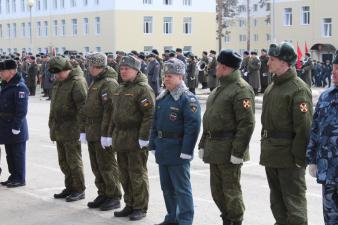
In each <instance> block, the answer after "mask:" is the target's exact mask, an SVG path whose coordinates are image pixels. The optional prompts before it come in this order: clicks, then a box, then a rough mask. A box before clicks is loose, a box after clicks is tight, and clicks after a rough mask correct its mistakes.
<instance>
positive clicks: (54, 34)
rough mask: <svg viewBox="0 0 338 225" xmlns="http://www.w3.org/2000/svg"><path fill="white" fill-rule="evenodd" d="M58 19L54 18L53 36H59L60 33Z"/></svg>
mask: <svg viewBox="0 0 338 225" xmlns="http://www.w3.org/2000/svg"><path fill="white" fill-rule="evenodd" d="M58 23H59V22H58V21H57V20H53V26H52V32H53V34H52V35H53V36H54V37H57V36H58V34H59V32H58V29H59V27H58Z"/></svg>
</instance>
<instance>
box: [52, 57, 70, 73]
mask: <svg viewBox="0 0 338 225" xmlns="http://www.w3.org/2000/svg"><path fill="white" fill-rule="evenodd" d="M72 68H73V67H72V65H71V63H70V62H69V61H68V60H67V59H66V58H63V57H60V56H57V57H52V58H51V59H50V61H49V68H48V71H49V72H50V73H60V72H62V71H66V70H71V69H72Z"/></svg>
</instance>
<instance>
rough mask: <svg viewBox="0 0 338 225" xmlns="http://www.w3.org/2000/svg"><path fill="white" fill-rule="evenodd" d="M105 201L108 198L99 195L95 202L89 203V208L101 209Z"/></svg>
mask: <svg viewBox="0 0 338 225" xmlns="http://www.w3.org/2000/svg"><path fill="white" fill-rule="evenodd" d="M105 200H106V198H105V197H104V196H103V195H99V196H97V197H96V198H95V199H94V201H91V202H88V203H87V206H88V208H91V209H95V208H99V207H100V206H101V205H102V204H103V203H104V201H105Z"/></svg>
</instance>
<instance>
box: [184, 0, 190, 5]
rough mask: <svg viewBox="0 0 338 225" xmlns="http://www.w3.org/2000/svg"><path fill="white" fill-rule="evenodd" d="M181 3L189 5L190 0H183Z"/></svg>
mask: <svg viewBox="0 0 338 225" xmlns="http://www.w3.org/2000/svg"><path fill="white" fill-rule="evenodd" d="M183 5H187V6H191V0H183Z"/></svg>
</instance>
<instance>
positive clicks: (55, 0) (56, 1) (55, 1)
mask: <svg viewBox="0 0 338 225" xmlns="http://www.w3.org/2000/svg"><path fill="white" fill-rule="evenodd" d="M53 8H54V9H57V8H58V0H53Z"/></svg>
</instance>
